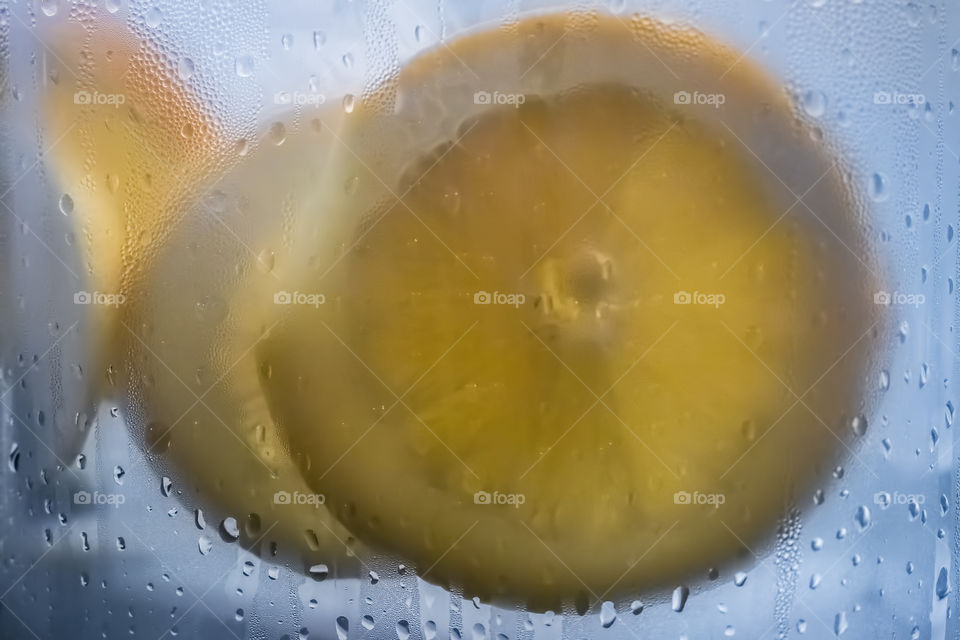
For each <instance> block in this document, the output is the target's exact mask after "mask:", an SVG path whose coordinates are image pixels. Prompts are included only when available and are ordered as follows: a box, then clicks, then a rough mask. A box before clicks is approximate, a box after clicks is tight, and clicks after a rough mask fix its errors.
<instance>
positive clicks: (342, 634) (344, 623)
mask: <svg viewBox="0 0 960 640" xmlns="http://www.w3.org/2000/svg"><path fill="white" fill-rule="evenodd" d="M336 628H337V638H338V639H339V640H347V638H348V637H349V636H350V621H349V620H347V619H346V618H345V617H344V616H337V624H336Z"/></svg>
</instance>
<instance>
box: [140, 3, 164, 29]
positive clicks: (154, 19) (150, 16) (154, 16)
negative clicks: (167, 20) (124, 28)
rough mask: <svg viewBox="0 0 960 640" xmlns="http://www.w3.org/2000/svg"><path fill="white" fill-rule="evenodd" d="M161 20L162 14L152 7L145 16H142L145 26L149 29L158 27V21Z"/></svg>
mask: <svg viewBox="0 0 960 640" xmlns="http://www.w3.org/2000/svg"><path fill="white" fill-rule="evenodd" d="M162 18H163V14H162V13H161V12H160V9H157V8H156V7H153V8H152V9H150V10H149V11H147V15H145V16H144V22H146V23H147V26H148V27H150V28H151V29H156V28H157V27H159V26H160V20H161V19H162Z"/></svg>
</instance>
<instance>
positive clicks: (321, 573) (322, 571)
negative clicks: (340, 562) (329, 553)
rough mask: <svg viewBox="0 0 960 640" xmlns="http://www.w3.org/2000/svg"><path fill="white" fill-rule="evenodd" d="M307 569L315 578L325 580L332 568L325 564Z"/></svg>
mask: <svg viewBox="0 0 960 640" xmlns="http://www.w3.org/2000/svg"><path fill="white" fill-rule="evenodd" d="M307 571H308V573H309V574H310V575H311V576H313V579H314V580H323V579H325V578H326V577H327V575H328V574H329V573H330V569H328V568H327V565H325V564H315V565H312V566H311V567H310V568H309V569H308V570H307Z"/></svg>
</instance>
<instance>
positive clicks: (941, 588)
mask: <svg viewBox="0 0 960 640" xmlns="http://www.w3.org/2000/svg"><path fill="white" fill-rule="evenodd" d="M948 593H950V582H949V577H948V576H947V568H946V567H940V573H939V574H937V598H938V599H939V600H943V599H944V598H946V597H947V594H948Z"/></svg>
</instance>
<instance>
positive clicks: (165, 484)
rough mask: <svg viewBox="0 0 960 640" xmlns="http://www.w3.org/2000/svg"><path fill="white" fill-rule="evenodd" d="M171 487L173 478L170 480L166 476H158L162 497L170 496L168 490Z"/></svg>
mask: <svg viewBox="0 0 960 640" xmlns="http://www.w3.org/2000/svg"><path fill="white" fill-rule="evenodd" d="M172 488H173V480H171V479H170V478H168V477H167V476H163V477H162V478H160V493H161V494H163V496H164V497H169V496H170V490H171V489H172Z"/></svg>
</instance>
